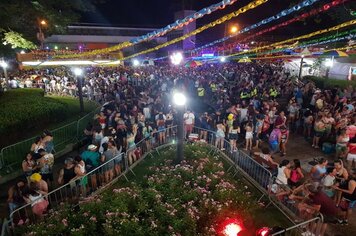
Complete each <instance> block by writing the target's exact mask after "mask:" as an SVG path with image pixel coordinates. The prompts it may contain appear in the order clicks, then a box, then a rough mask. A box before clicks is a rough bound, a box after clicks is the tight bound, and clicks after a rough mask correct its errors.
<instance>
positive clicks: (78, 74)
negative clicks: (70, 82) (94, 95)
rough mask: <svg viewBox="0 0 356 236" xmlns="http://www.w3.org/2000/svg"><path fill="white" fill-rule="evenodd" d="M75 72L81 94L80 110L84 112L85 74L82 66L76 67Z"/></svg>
mask: <svg viewBox="0 0 356 236" xmlns="http://www.w3.org/2000/svg"><path fill="white" fill-rule="evenodd" d="M74 74H75V78H76V80H77V87H78V96H79V106H80V112H81V113H83V112H84V102H83V90H82V86H83V84H82V79H83V78H82V75H83V70H82V69H80V68H75V69H74Z"/></svg>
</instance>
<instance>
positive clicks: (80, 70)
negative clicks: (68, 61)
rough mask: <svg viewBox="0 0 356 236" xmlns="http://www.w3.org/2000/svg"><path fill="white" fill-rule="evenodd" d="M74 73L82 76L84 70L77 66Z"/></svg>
mask: <svg viewBox="0 0 356 236" xmlns="http://www.w3.org/2000/svg"><path fill="white" fill-rule="evenodd" d="M74 74H75V75H76V76H81V75H82V74H83V70H82V69H80V68H75V69H74Z"/></svg>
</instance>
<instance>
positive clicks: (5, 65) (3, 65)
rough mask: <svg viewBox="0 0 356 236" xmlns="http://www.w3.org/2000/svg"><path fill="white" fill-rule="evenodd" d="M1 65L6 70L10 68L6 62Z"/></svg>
mask: <svg viewBox="0 0 356 236" xmlns="http://www.w3.org/2000/svg"><path fill="white" fill-rule="evenodd" d="M0 65H1V67H2V68H4V69H5V68H7V66H8V65H7V63H6V62H5V61H2V62H0Z"/></svg>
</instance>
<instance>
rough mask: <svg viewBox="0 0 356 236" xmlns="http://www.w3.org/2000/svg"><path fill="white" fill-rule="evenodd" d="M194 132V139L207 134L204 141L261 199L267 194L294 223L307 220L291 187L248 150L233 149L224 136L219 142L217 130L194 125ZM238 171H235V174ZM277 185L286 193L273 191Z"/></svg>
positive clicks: (301, 228) (302, 225)
mask: <svg viewBox="0 0 356 236" xmlns="http://www.w3.org/2000/svg"><path fill="white" fill-rule="evenodd" d="M192 133H193V134H195V137H194V136H193V137H192V138H193V139H194V138H197V135H198V139H199V140H200V139H201V137H204V136H206V138H204V142H206V143H208V144H209V145H211V146H213V147H214V148H215V149H216V150H219V151H220V152H222V153H223V154H224V155H225V156H226V157H228V159H229V160H230V162H232V163H234V166H231V167H230V169H231V168H236V171H237V172H239V173H241V174H242V175H243V176H244V178H245V179H247V180H248V181H249V182H250V183H251V184H253V185H254V186H255V187H256V188H257V189H259V190H260V192H262V196H261V197H260V199H259V200H261V199H262V198H263V197H265V196H266V197H267V199H268V202H269V203H268V205H270V204H273V205H274V206H275V207H276V208H277V209H279V211H280V212H281V213H283V214H284V215H285V216H286V217H287V218H288V219H289V220H290V221H291V222H292V223H293V224H294V225H295V224H296V222H303V223H304V222H305V220H306V219H307V218H306V217H305V216H301V214H300V210H299V209H298V205H297V204H298V203H297V202H295V201H292V200H290V199H288V193H291V189H290V188H289V187H288V186H286V185H284V186H281V185H277V184H276V181H275V177H274V175H273V172H272V171H271V170H269V169H267V167H264V166H263V165H262V164H260V163H259V162H258V161H257V160H255V159H254V158H253V157H251V156H250V155H248V154H247V153H246V152H244V151H241V150H240V149H238V150H233V149H232V147H231V144H230V142H229V141H228V140H227V139H225V138H224V139H223V141H222V143H219V140H217V138H216V132H213V131H210V130H206V129H202V128H198V127H194V128H193V131H192ZM220 141H221V140H220ZM237 172H235V173H234V175H235V174H236V173H237ZM275 185H277V188H278V189H279V190H281V191H283V192H284V193H285V194H284V195H283V194H282V195H279V194H280V193H281V192H280V191H279V192H277V193H276V192H273V191H272V188H273V187H274V186H275ZM268 205H267V206H268ZM312 221H313V222H316V221H319V222H322V217H321V218H320V217H319V218H313V219H312V220H309V219H308V221H307V222H308V223H309V222H312ZM305 224H306V223H305ZM304 226H305V225H304V224H301V225H300V226H297V227H293V228H292V229H293V230H291V231H293V232H296V231H298V230H299V232H303V227H304Z"/></svg>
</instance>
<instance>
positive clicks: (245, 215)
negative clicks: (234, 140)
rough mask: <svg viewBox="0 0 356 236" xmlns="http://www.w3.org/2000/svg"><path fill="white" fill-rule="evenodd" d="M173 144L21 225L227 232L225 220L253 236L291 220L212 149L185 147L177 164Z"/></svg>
mask: <svg viewBox="0 0 356 236" xmlns="http://www.w3.org/2000/svg"><path fill="white" fill-rule="evenodd" d="M175 153H176V150H175V148H174V147H168V148H164V149H162V150H160V155H158V154H154V155H153V156H152V157H151V156H148V157H147V158H146V159H145V160H143V161H142V162H141V163H140V164H139V165H138V166H136V167H135V168H134V169H133V171H134V173H135V175H133V174H128V175H127V177H128V178H129V180H130V181H129V182H127V181H126V180H125V179H124V178H121V179H120V180H119V181H118V182H117V183H115V184H114V185H113V186H111V187H110V188H109V189H106V190H105V191H104V192H102V193H101V194H100V195H96V196H94V197H90V198H89V199H87V200H86V201H84V202H82V203H80V204H79V205H76V207H75V208H74V209H73V208H71V207H69V206H67V207H65V206H63V207H61V208H60V209H54V210H53V214H50V215H49V216H48V217H46V219H45V220H44V221H43V222H41V223H38V224H36V225H32V226H27V227H24V228H20V229H19V231H18V233H19V234H21V235H23V234H24V232H27V233H30V232H31V233H33V234H35V235H69V234H73V235H125V236H126V235H127V236H131V235H132V236H133V235H135V236H141V235H142V236H151V235H152V236H160V235H176V236H178V235H181V236H193V235H194V236H195V235H204V236H209V235H224V233H223V230H224V229H225V228H224V227H223V225H224V224H225V223H226V222H229V223H233V224H235V225H237V226H239V227H240V229H239V231H241V232H240V234H239V235H251V236H252V235H255V232H256V230H257V229H259V228H260V227H264V226H269V227H273V226H283V227H287V226H289V225H290V222H289V221H288V220H287V219H286V218H285V217H284V216H283V215H282V214H281V213H280V212H279V211H277V210H276V209H274V208H273V207H269V208H267V209H266V208H265V207H264V206H263V204H262V203H260V202H257V200H258V199H259V197H260V196H261V195H260V194H257V191H256V190H255V189H254V188H253V187H252V186H251V185H249V184H248V183H247V182H246V181H245V180H244V179H243V178H242V177H241V176H235V177H233V176H232V175H231V174H229V173H227V172H226V170H227V166H226V164H224V162H222V161H221V158H219V157H218V156H211V155H210V154H209V147H207V146H200V145H186V148H185V157H186V158H185V160H184V161H183V162H182V163H181V164H180V165H174V164H173V162H172V160H173V158H174V157H175Z"/></svg>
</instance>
